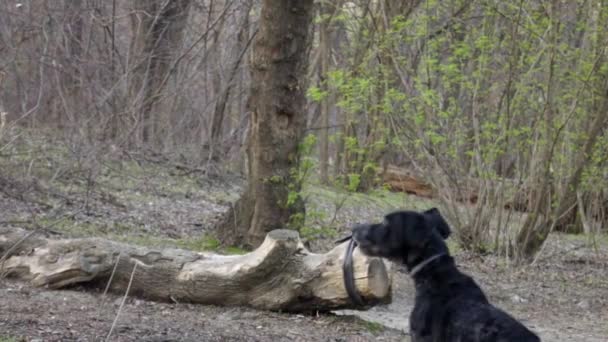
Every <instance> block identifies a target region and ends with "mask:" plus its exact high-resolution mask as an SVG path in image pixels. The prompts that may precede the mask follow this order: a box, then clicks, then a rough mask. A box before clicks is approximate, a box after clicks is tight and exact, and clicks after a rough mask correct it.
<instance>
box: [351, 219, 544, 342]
mask: <svg viewBox="0 0 608 342" xmlns="http://www.w3.org/2000/svg"><path fill="white" fill-rule="evenodd" d="M449 235H450V227H449V226H448V224H447V223H446V222H445V220H444V219H443V217H442V216H441V214H440V213H439V210H437V209H436V208H433V209H430V210H427V211H425V212H422V213H419V212H414V211H399V212H394V213H391V214H389V215H387V216H386V217H385V218H384V222H382V223H378V224H365V225H358V226H357V227H355V228H354V229H353V236H352V237H353V239H354V240H355V242H356V243H357V244H358V246H359V248H361V251H362V252H363V253H364V254H367V255H369V256H379V257H384V258H388V259H391V260H393V261H397V262H401V263H404V264H405V266H406V267H407V269H408V271H409V273H410V276H411V277H412V278H413V279H414V283H415V286H416V303H415V305H414V310H413V311H412V313H411V315H410V334H411V337H412V341H413V342H516V341H517V342H540V339H539V338H538V336H536V335H535V334H534V333H533V332H532V331H530V330H528V329H527V328H526V327H525V326H524V325H523V324H521V323H520V322H518V321H517V320H516V319H515V318H513V317H511V316H510V315H509V314H507V313H506V312H504V311H502V310H500V309H498V308H496V307H494V306H492V304H490V303H489V302H488V299H487V298H486V296H485V294H484V293H483V291H482V290H481V288H479V286H478V285H477V284H476V283H475V281H474V280H473V279H472V278H471V277H469V276H467V275H465V274H463V273H461V272H460V271H459V270H458V269H457V268H456V265H455V264H454V259H453V258H452V257H451V256H450V254H449V251H448V248H447V245H446V244H445V242H444V239H446V238H447V237H448V236H449Z"/></svg>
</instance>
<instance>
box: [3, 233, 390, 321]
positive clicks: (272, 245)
mask: <svg viewBox="0 0 608 342" xmlns="http://www.w3.org/2000/svg"><path fill="white" fill-rule="evenodd" d="M346 246H347V243H344V244H341V245H339V246H337V247H335V248H334V249H333V250H331V251H330V252H328V253H327V254H312V253H310V252H309V251H307V250H306V249H305V248H304V247H303V245H302V242H301V241H300V239H299V237H298V233H297V232H295V231H290V230H275V231H273V232H271V233H269V234H268V236H267V237H266V239H265V240H264V243H263V244H262V245H261V246H260V247H259V248H258V249H257V250H255V251H253V252H251V253H249V254H246V255H232V256H228V255H217V254H211V253H196V252H191V251H186V250H178V249H163V250H160V251H158V250H151V249H148V248H145V247H137V246H132V245H127V244H122V243H117V242H112V241H109V240H104V239H100V238H87V239H66V240H51V239H45V238H42V237H38V236H36V235H32V234H31V233H28V232H27V231H25V230H23V229H18V228H0V256H2V258H1V259H0V274H4V275H7V276H12V277H16V278H19V279H23V280H29V281H31V282H32V283H33V284H34V285H36V286H46V287H49V288H52V289H59V288H65V287H69V286H73V285H76V284H86V285H90V286H93V287H98V288H104V287H106V286H107V284H108V282H109V283H110V284H109V289H110V290H112V291H113V292H117V293H121V294H123V293H125V291H126V290H127V289H129V293H128V295H135V296H139V297H143V298H147V299H152V300H159V301H177V302H192V303H200V304H214V305H246V306H250V307H254V308H257V309H263V310H281V311H329V310H335V309H343V308H353V307H357V305H355V304H354V303H352V302H351V300H350V299H349V297H348V295H347V293H346V289H345V288H344V282H343V278H342V262H343V257H344V254H345V250H346ZM357 251H358V250H355V253H353V261H354V267H353V271H354V279H355V285H356V287H357V290H358V291H359V293H360V294H361V296H362V297H363V299H364V301H365V306H364V307H370V306H372V305H374V304H377V303H380V302H390V296H391V294H390V288H391V286H390V285H391V284H390V283H391V279H390V277H389V272H388V270H387V268H386V266H385V264H384V263H383V261H382V260H381V259H378V258H368V257H366V256H364V255H363V254H361V253H358V252H357ZM131 278H132V280H131Z"/></svg>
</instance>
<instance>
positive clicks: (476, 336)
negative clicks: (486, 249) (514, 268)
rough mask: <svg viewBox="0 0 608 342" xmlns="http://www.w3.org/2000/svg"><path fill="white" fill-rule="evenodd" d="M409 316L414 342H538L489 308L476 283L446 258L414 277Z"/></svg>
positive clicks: (492, 307)
mask: <svg viewBox="0 0 608 342" xmlns="http://www.w3.org/2000/svg"><path fill="white" fill-rule="evenodd" d="M415 283H416V303H415V307H414V311H413V312H412V314H411V316H410V328H411V333H412V341H414V342H444V341H445V342H447V341H450V342H451V341H458V342H514V341H518V342H539V341H540V339H539V338H538V337H537V336H536V335H535V334H534V333H533V332H531V331H530V330H529V329H528V328H526V327H525V326H524V325H523V324H521V323H519V322H518V321H517V320H516V319H515V318H513V317H511V316H510V315H509V314H507V313H506V312H504V311H502V310H500V309H498V308H496V307H494V306H493V305H492V304H490V303H489V302H488V300H487V298H486V296H485V295H484V293H483V291H482V290H481V288H480V287H479V286H478V285H477V284H476V283H475V281H474V280H473V279H472V278H471V277H469V276H467V275H465V274H463V273H461V272H460V271H459V270H458V269H457V268H456V265H455V264H454V261H453V259H452V257H450V256H448V255H446V256H444V257H442V258H440V259H438V260H437V261H436V265H434V267H429V268H427V269H425V270H423V271H421V272H420V273H419V274H417V275H416V276H415Z"/></svg>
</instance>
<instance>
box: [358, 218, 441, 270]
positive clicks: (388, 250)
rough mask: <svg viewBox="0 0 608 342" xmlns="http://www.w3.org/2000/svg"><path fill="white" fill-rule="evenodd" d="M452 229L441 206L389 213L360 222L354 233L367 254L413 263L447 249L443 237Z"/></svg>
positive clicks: (362, 249) (360, 246)
mask: <svg viewBox="0 0 608 342" xmlns="http://www.w3.org/2000/svg"><path fill="white" fill-rule="evenodd" d="M450 233H451V231H450V227H449V226H448V224H447V223H446V221H445V220H444V219H443V217H442V216H441V213H440V212H439V210H438V209H437V208H432V209H429V210H426V211H423V212H416V211H397V212H393V213H390V214H388V215H386V216H385V217H384V221H383V222H382V223H374V224H360V225H357V226H356V227H355V228H353V235H352V236H353V239H354V240H355V242H357V244H358V246H359V248H360V249H361V251H362V252H363V253H364V254H367V255H369V256H379V257H383V258H388V259H392V260H398V261H400V262H404V263H406V264H407V265H412V264H415V263H416V262H417V261H420V259H424V258H426V257H429V256H430V255H433V254H437V253H447V252H448V250H447V246H446V244H445V242H444V241H443V240H445V239H447V238H448V236H450Z"/></svg>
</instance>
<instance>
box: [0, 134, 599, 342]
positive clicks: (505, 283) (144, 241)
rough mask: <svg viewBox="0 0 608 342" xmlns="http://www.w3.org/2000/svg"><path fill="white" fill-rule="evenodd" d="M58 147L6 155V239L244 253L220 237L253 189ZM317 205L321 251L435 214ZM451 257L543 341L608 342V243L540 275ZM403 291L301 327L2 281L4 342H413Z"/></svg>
mask: <svg viewBox="0 0 608 342" xmlns="http://www.w3.org/2000/svg"><path fill="white" fill-rule="evenodd" d="M55 148H56V147H54V146H52V144H51V145H44V148H43V147H41V145H40V144H36V145H34V144H32V145H28V146H26V147H23V146H21V147H19V148H14V149H5V150H4V151H0V170H1V171H0V226H13V227H23V228H29V229H34V228H38V229H40V228H43V229H44V230H45V231H46V232H51V233H55V234H57V236H58V237H85V236H102V237H106V238H109V239H114V240H120V241H125V242H129V243H134V244H141V245H147V246H156V247H158V248H162V247H169V246H170V247H179V248H186V249H192V250H212V251H216V252H218V253H243V252H244V251H242V250H240V249H238V248H231V247H221V246H220V245H219V243H218V241H217V240H216V239H215V238H214V237H213V234H212V229H213V227H214V225H215V224H216V223H217V222H218V220H219V219H220V218H221V216H222V214H223V213H224V212H225V211H226V210H227V209H228V208H229V207H230V205H231V203H233V201H234V200H236V198H238V196H239V194H240V191H241V189H242V188H243V184H244V181H243V180H242V179H240V178H238V177H233V176H229V175H222V176H217V175H215V176H213V175H210V174H204V173H203V172H202V171H201V170H197V169H188V168H185V167H183V165H176V164H175V163H171V162H168V161H167V162H164V161H159V160H143V159H142V160H139V159H137V158H136V157H134V156H129V158H127V160H126V161H125V158H124V156H121V157H120V158H118V157H117V158H113V159H112V158H110V159H107V160H104V161H98V160H96V159H86V158H85V159H82V160H77V161H74V162H73V163H71V164H69V165H68V163H66V160H67V159H66V156H65V155H66V154H69V153H70V152H69V151H65V150H62V151H59V152H57V151H56V150H55ZM49 151H50V152H49ZM33 153H36V156H38V157H36V158H33V157H32V156H33ZM69 160H75V159H73V158H72V159H69ZM25 161H27V162H25ZM305 194H306V196H307V202H308V206H309V207H308V212H309V218H308V220H309V222H308V225H309V226H310V227H311V228H310V229H309V230H307V231H303V232H302V235H303V237H304V238H308V239H310V248H311V249H312V250H313V251H315V252H322V251H326V250H327V249H329V248H330V247H331V246H332V241H333V240H334V239H335V238H336V236H340V235H341V234H343V233H344V232H345V231H346V230H347V229H348V228H347V227H349V225H351V224H353V223H355V222H365V221H371V220H378V219H380V218H381V217H382V215H383V214H384V213H386V212H387V211H390V210H393V209H396V208H408V209H424V208H428V207H430V206H431V205H433V203H432V202H430V201H429V200H425V199H419V198H416V197H413V196H407V195H405V194H396V193H389V192H386V191H374V192H372V193H370V194H352V193H346V192H344V193H343V192H339V191H336V190H334V189H331V188H326V187H321V186H318V185H307V186H306V189H305ZM328 226H332V227H341V228H337V229H336V228H327V227H328ZM324 227H325V228H324ZM450 247H451V248H452V252H453V254H454V256H455V258H456V261H457V263H458V264H459V266H460V267H461V269H462V270H463V271H465V272H467V273H469V274H471V275H472V276H473V277H474V278H475V279H476V280H477V281H478V282H479V284H480V285H481V286H482V288H483V289H484V290H485V291H486V293H487V294H488V296H489V297H490V300H491V301H492V302H493V303H495V304H496V305H498V306H500V307H502V308H504V309H505V310H507V311H508V312H510V313H511V314H513V315H514V316H515V317H517V318H518V319H520V320H522V321H523V322H525V324H526V325H528V326H529V327H530V328H532V329H533V330H535V331H536V332H538V333H539V334H540V335H541V337H542V339H543V341H556V342H561V341H586V342H600V341H602V342H605V341H606V340H608V324H606V322H608V277H607V276H606V274H608V237H607V236H605V235H600V236H595V237H594V239H593V240H590V239H589V238H587V237H583V236H576V235H567V234H552V235H551V237H550V239H549V241H548V243H547V245H546V248H545V249H544V250H543V252H542V254H541V256H540V257H539V258H538V260H537V262H536V263H535V264H533V265H531V266H527V267H525V268H514V267H512V266H510V265H508V264H507V263H506V262H505V260H504V258H500V257H495V256H474V255H471V254H469V253H468V252H466V251H463V250H462V249H460V248H458V246H457V245H456V244H455V243H454V242H452V241H451V242H450ZM393 288H394V294H393V302H392V303H391V304H389V305H385V306H378V307H375V308H373V309H371V310H369V311H366V312H359V311H340V312H336V313H333V314H318V315H296V314H284V313H271V312H262V311H256V310H253V309H248V308H242V307H216V306H205V305H193V304H175V303H173V304H168V303H156V302H149V301H144V300H140V299H136V298H128V299H127V301H126V303H125V305H124V307H123V309H122V311H121V313H120V315H117V312H118V309H119V307H120V304H121V301H122V297H121V296H120V295H107V296H103V295H102V294H101V293H99V292H97V291H95V290H91V289H84V288H73V289H69V290H61V291H51V290H47V289H40V288H33V287H31V286H30V285H28V284H26V283H23V282H17V281H14V280H10V279H0V342H8V341H98V340H104V339H105V338H106V336H108V334H109V333H110V329H111V327H112V325H113V323H114V322H115V321H116V323H115V328H114V330H113V332H112V334H111V337H110V338H109V339H108V340H109V341H408V340H409V339H408V337H407V333H406V332H407V329H408V327H407V324H408V316H409V312H410V310H411V309H412V306H413V299H414V292H413V291H414V290H413V286H412V283H411V281H410V279H409V278H408V277H407V275H406V274H405V273H403V272H401V271H400V270H399V269H398V268H397V270H396V272H395V276H394V286H393Z"/></svg>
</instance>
